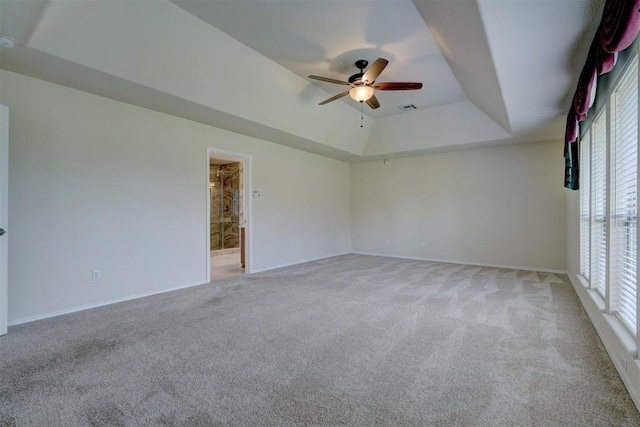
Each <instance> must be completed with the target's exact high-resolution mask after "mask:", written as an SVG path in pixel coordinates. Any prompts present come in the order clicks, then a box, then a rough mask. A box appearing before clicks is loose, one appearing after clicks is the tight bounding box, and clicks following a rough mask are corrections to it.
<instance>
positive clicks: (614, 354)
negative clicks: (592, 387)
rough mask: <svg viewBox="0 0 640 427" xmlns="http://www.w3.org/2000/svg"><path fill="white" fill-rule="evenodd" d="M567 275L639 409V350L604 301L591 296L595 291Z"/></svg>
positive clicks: (576, 278)
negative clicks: (637, 356) (608, 312)
mask: <svg viewBox="0 0 640 427" xmlns="http://www.w3.org/2000/svg"><path fill="white" fill-rule="evenodd" d="M568 276H569V281H570V282H571V284H572V285H573V289H574V290H575V291H576V294H578V298H579V299H580V303H581V304H582V307H583V308H584V311H585V312H586V313H587V316H589V320H591V324H593V327H594V328H595V330H596V332H597V333H598V336H599V337H600V341H602V344H603V345H604V348H605V349H606V350H607V353H608V354H609V358H610V359H611V362H612V363H613V366H614V367H615V368H616V370H617V371H618V374H619V375H620V378H622V382H623V383H624V385H625V386H626V388H627V391H628V392H629V395H630V396H631V399H632V400H633V403H635V405H636V408H638V410H639V411H640V361H639V360H638V359H637V358H636V356H635V354H636V353H637V351H636V348H635V342H634V339H633V337H632V336H631V334H629V332H627V330H626V329H625V328H624V326H622V324H621V323H620V322H619V321H618V319H616V318H615V316H612V315H610V314H605V313H603V311H602V307H601V306H600V305H601V304H599V303H598V302H597V301H596V300H595V299H594V297H592V296H591V295H590V292H592V291H590V290H588V289H587V288H585V287H584V285H583V284H582V282H581V281H580V279H579V278H578V277H574V276H573V275H572V274H569V275H568Z"/></svg>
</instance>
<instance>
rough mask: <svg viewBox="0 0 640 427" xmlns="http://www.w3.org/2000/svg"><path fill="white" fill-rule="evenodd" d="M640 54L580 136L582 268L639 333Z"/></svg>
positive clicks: (609, 307)
mask: <svg viewBox="0 0 640 427" xmlns="http://www.w3.org/2000/svg"><path fill="white" fill-rule="evenodd" d="M638 78H639V75H638V58H637V56H636V57H635V58H634V59H633V60H632V61H630V63H629V65H628V67H627V69H626V71H625V72H624V73H623V75H622V77H621V78H620V79H619V81H618V83H617V84H616V86H615V88H614V89H613V91H612V92H611V95H610V97H609V100H608V101H609V102H608V103H606V105H604V106H602V107H601V108H600V110H599V111H598V114H597V116H596V118H595V120H594V121H593V123H592V124H591V125H590V127H589V129H587V130H586V131H585V132H584V135H583V137H582V139H581V140H580V270H581V274H582V275H583V276H584V277H585V279H587V281H588V283H589V287H590V288H591V289H593V290H595V291H596V292H597V293H598V294H599V295H600V296H601V297H602V298H603V300H604V301H605V309H606V311H607V313H609V314H613V315H615V316H616V317H617V318H618V319H619V320H620V322H621V323H622V324H623V325H624V326H625V327H626V328H627V329H628V330H629V331H630V332H631V333H632V334H634V335H637V321H638V303H637V301H638V299H637V298H638V295H637V290H638V284H637V270H638Z"/></svg>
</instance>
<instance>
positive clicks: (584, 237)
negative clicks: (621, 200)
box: [580, 131, 591, 279]
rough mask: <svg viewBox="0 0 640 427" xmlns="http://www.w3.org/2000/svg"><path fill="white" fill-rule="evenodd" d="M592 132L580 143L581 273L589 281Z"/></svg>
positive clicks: (586, 134)
mask: <svg viewBox="0 0 640 427" xmlns="http://www.w3.org/2000/svg"><path fill="white" fill-rule="evenodd" d="M590 171H591V132H589V131H587V132H586V133H585V135H584V138H582V140H581V141H580V189H581V191H580V273H581V274H582V275H583V276H584V277H585V278H587V279H589V277H590V274H589V264H590V263H589V261H590V260H589V254H590V252H589V243H590V240H591V230H590V228H591V221H590V218H591V216H590V215H589V212H590V211H591V207H590V206H589V200H590V194H591V186H590V185H591V181H590V180H591V177H590V174H589V172H590Z"/></svg>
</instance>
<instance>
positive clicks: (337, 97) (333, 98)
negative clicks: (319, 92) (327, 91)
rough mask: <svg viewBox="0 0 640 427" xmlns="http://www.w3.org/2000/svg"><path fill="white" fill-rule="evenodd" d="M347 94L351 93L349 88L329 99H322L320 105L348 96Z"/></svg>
mask: <svg viewBox="0 0 640 427" xmlns="http://www.w3.org/2000/svg"><path fill="white" fill-rule="evenodd" d="M347 95H349V91H348V90H345V91H344V92H342V93H339V94H337V95H334V96H332V97H331V98H329V99H325V100H324V101H322V102H321V103H319V104H318V105H324V104H328V103H329V102H331V101H335V100H336V99H340V98H342V97H343V96H347Z"/></svg>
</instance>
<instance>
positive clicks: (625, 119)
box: [610, 58, 638, 333]
mask: <svg viewBox="0 0 640 427" xmlns="http://www.w3.org/2000/svg"><path fill="white" fill-rule="evenodd" d="M637 70H638V59H637V58H636V59H635V60H634V61H633V63H632V64H631V66H630V68H629V70H628V71H627V72H626V73H625V75H624V76H623V78H622V80H621V81H620V83H619V84H618V86H617V87H616V89H615V91H614V92H613V95H612V97H611V108H612V120H611V140H612V147H611V148H612V153H611V156H612V159H611V187H612V188H611V209H610V210H611V235H610V237H611V249H610V251H611V253H610V266H611V276H610V280H611V283H612V286H611V307H612V311H613V312H614V313H615V314H616V315H618V316H619V317H620V319H621V320H622V322H623V323H624V325H625V326H626V327H627V328H628V329H629V330H631V331H632V332H633V333H635V332H636V288H637V286H636V283H637V280H636V271H637V258H638V255H637V252H638V251H637V248H638V243H637V236H638V232H637V224H638V211H637V192H638V190H637V182H638V76H637Z"/></svg>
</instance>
